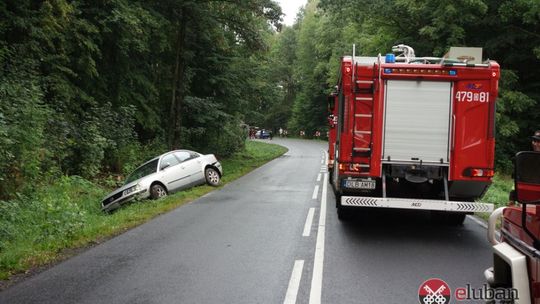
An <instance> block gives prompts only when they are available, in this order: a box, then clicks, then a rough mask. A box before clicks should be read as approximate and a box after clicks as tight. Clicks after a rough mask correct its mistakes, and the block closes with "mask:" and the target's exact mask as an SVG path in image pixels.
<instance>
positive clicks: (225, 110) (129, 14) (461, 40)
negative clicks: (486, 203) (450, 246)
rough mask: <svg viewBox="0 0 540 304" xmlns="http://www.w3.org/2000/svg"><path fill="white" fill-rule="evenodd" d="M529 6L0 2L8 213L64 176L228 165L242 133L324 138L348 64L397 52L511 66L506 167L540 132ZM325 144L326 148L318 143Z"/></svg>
mask: <svg viewBox="0 0 540 304" xmlns="http://www.w3.org/2000/svg"><path fill="white" fill-rule="evenodd" d="M539 33H540V3H539V2H538V1H535V0H456V1H445V0H414V1H413V0H309V1H308V2H307V4H306V6H305V7H304V8H303V10H302V11H301V12H300V13H299V14H298V16H297V18H296V22H295V24H294V25H293V26H284V25H283V24H282V13H281V8H280V7H279V5H278V4H277V3H276V2H275V1H272V0H198V1H189V0H163V1H140V0H95V1H89V0H80V1H69V0H44V1H30V0H16V1H15V0H4V1H2V2H0V200H4V201H8V200H10V199H13V198H15V197H17V196H18V195H21V194H29V193H32V191H34V190H35V188H36V187H37V186H39V185H44V184H47V183H49V182H51V181H54V180H57V179H58V178H60V177H62V176H80V177H82V178H84V179H88V180H96V179H99V178H101V177H103V176H106V175H108V174H125V173H127V172H129V171H130V170H132V169H133V168H134V167H135V166H136V165H138V164H140V163H141V162H142V161H144V160H146V159H148V158H150V157H152V156H154V155H155V154H157V153H158V152H162V151H166V150H167V149H173V148H189V149H194V150H197V151H201V152H209V153H215V154H216V155H218V156H219V157H226V156H229V155H231V154H233V153H235V152H237V151H239V150H242V149H243V147H244V141H245V137H246V127H247V126H259V127H264V128H267V129H272V130H274V131H275V130H277V129H279V128H280V127H283V128H287V129H288V130H289V134H298V131H299V130H305V132H306V134H307V135H308V136H309V135H312V134H314V132H315V131H317V130H321V131H324V130H326V129H327V126H326V117H327V112H326V111H327V104H326V95H327V94H329V93H330V92H331V91H332V88H333V86H334V85H335V83H336V78H337V76H336V75H337V68H338V63H339V58H340V57H341V56H344V55H350V54H351V53H352V45H353V44H356V46H357V53H359V54H362V55H366V56H376V55H377V54H379V53H381V54H385V53H387V52H388V51H390V49H391V47H392V46H393V45H395V44H398V43H404V44H407V45H410V46H412V47H413V48H414V49H415V50H416V53H417V55H420V56H442V55H444V54H445V53H446V52H447V51H448V49H449V47H450V46H471V47H482V48H483V50H484V57H485V58H489V59H492V60H496V61H498V62H499V64H500V65H501V67H502V71H503V72H502V78H501V82H500V94H499V97H498V100H497V116H496V119H497V149H496V151H497V152H496V153H497V168H498V170H500V171H501V172H508V171H509V170H510V168H511V156H512V155H513V154H514V153H515V152H516V151H519V150H523V149H529V148H530V147H529V146H530V140H529V136H530V135H531V134H532V132H533V131H534V130H535V129H540V124H539V123H538V122H539V121H540V104H539V103H538V101H539V100H540V94H539V93H540V75H539V74H538V72H537V71H539V70H540V34H539ZM323 134H324V133H323Z"/></svg>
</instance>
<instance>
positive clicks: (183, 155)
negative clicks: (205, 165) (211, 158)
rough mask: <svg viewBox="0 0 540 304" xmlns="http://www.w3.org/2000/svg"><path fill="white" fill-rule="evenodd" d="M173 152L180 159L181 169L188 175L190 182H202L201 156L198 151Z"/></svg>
mask: <svg viewBox="0 0 540 304" xmlns="http://www.w3.org/2000/svg"><path fill="white" fill-rule="evenodd" d="M174 154H175V155H176V157H177V158H178V159H179V160H180V166H181V167H182V170H184V171H185V172H186V174H188V175H189V182H190V184H200V183H202V182H204V172H202V162H201V157H200V155H199V154H198V153H195V152H191V151H177V152H175V153H174Z"/></svg>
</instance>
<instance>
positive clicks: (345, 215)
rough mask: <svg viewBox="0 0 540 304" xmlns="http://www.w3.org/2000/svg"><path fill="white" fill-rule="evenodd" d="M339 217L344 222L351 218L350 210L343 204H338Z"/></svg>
mask: <svg viewBox="0 0 540 304" xmlns="http://www.w3.org/2000/svg"><path fill="white" fill-rule="evenodd" d="M337 217H338V219H339V220H340V221H342V222H345V221H348V220H349V219H350V218H351V213H350V210H347V208H346V207H343V206H341V205H339V206H337Z"/></svg>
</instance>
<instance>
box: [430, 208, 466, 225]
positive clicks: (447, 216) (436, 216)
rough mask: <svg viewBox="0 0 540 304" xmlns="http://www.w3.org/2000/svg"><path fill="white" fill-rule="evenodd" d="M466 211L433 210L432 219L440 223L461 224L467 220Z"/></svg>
mask: <svg viewBox="0 0 540 304" xmlns="http://www.w3.org/2000/svg"><path fill="white" fill-rule="evenodd" d="M466 216H467V214H466V213H463V212H444V211H432V212H431V219H432V220H433V221H435V222H437V223H440V224H447V225H452V226H461V225H463V222H464V221H465V217H466Z"/></svg>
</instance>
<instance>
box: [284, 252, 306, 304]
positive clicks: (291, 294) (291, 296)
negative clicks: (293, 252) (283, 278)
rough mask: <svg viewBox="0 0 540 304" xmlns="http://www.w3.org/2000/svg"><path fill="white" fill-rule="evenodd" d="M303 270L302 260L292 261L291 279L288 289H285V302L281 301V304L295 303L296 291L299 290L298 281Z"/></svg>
mask: <svg viewBox="0 0 540 304" xmlns="http://www.w3.org/2000/svg"><path fill="white" fill-rule="evenodd" d="M303 268H304V260H296V261H294V266H293V271H292V274H291V279H290V280H289V287H288V288H287V294H286V295H285V301H283V304H295V303H296V297H297V296H298V289H299V288H300V280H301V279H302V269H303Z"/></svg>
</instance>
